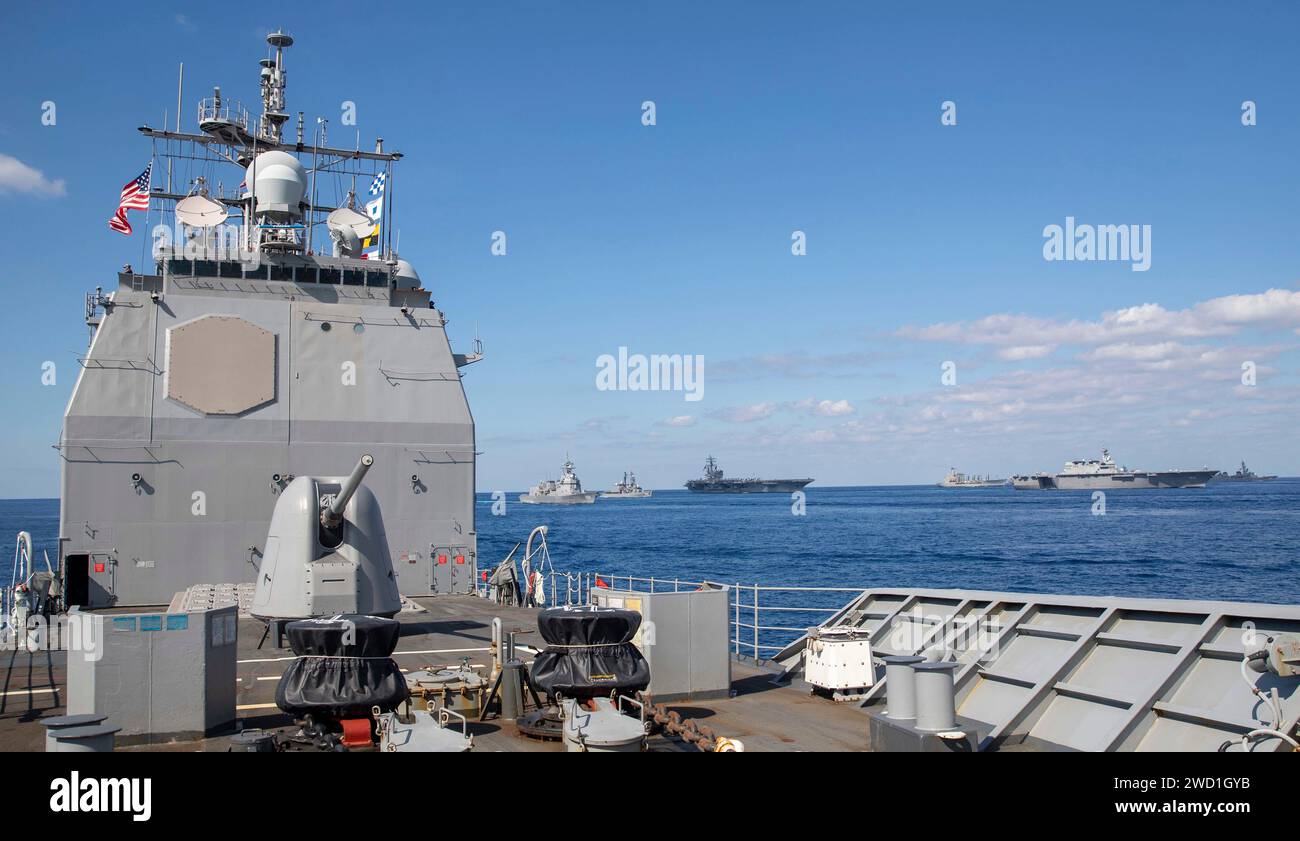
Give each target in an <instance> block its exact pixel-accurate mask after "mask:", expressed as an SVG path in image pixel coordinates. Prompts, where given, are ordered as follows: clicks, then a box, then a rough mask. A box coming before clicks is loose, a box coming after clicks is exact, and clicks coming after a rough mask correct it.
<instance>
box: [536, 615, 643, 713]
mask: <svg viewBox="0 0 1300 841" xmlns="http://www.w3.org/2000/svg"><path fill="white" fill-rule="evenodd" d="M640 626H641V614H639V613H637V612H636V611H634V610H622V609H617V608H596V607H584V608H564V607H553V608H550V609H548V610H543V611H542V612H541V613H539V614H538V615H537V630H538V631H539V632H540V633H541V635H542V639H544V640H546V642H547V643H548V644H549V647H548V648H547V649H546V650H545V651H543V652H542V653H540V654H538V655H537V657H536V658H534V659H533V665H532V670H531V672H530V677H531V679H532V682H533V685H534V686H536V687H537V688H538V689H540V690H541V691H543V692H545V693H546V694H547V695H549V696H551V697H552V698H554V697H556V696H561V695H562V696H564V697H565V698H593V697H596V696H607V695H609V694H610V692H612V691H615V690H617V691H618V692H619V693H620V694H632V693H634V692H637V691H639V690H642V689H645V688H646V686H647V685H648V684H649V683H650V664H648V663H647V662H646V661H645V658H644V657H642V656H641V652H640V651H638V650H637V647H636V646H635V645H633V644H632V643H631V642H630V640H631V639H632V637H633V636H634V635H635V634H636V631H637V628H639V627H640Z"/></svg>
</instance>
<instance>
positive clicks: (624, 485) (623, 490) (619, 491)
mask: <svg viewBox="0 0 1300 841" xmlns="http://www.w3.org/2000/svg"><path fill="white" fill-rule="evenodd" d="M651 493H652V491H647V490H646V489H645V488H643V487H641V486H640V485H638V484H637V483H636V474H635V473H631V472H629V473H624V474H623V481H621V482H619V483H618V484H617V485H615V486H614V487H613V488H612V489H611V490H608V491H605V492H604V493H602V494H601V495H600V498H601V499H649V498H650V494H651Z"/></svg>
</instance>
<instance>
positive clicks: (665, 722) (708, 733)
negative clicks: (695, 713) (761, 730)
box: [649, 704, 745, 753]
mask: <svg viewBox="0 0 1300 841" xmlns="http://www.w3.org/2000/svg"><path fill="white" fill-rule="evenodd" d="M649 712H650V717H651V719H652V720H653V721H654V723H655V724H657V725H659V727H661V728H662V729H663V732H664V733H666V734H667V735H669V736H673V737H675V738H678V739H681V740H682V741H683V742H686V743H687V744H690V745H694V746H695V747H697V748H699V749H700V750H702V751H704V752H706V753H739V752H741V751H743V750H744V749H745V746H744V745H743V744H742V743H741V742H740V741H739V740H737V739H729V738H727V737H726V736H719V735H718V734H717V733H715V732H713V728H712V727H709V725H707V724H699V723H697V722H696V721H695V719H693V718H686V719H683V718H682V715H681V713H679V712H677V711H676V710H669V709H666V708H665V707H664V705H663V704H654V705H652V706H650V707H649Z"/></svg>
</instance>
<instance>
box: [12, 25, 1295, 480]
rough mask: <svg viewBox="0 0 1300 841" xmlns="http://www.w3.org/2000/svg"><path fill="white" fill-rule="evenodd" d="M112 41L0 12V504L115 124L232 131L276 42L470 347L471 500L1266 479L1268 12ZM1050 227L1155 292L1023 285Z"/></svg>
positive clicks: (116, 174)
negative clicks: (397, 156)
mask: <svg viewBox="0 0 1300 841" xmlns="http://www.w3.org/2000/svg"><path fill="white" fill-rule="evenodd" d="M137 8H139V7H138V6H133V7H131V9H130V10H129V12H128V10H126V9H125V7H120V6H99V5H90V4H87V5H86V6H84V7H82V6H61V5H60V4H54V5H52V6H51V5H46V6H41V7H35V6H30V5H29V6H23V7H18V8H15V9H12V10H10V11H9V12H7V26H6V32H7V35H8V37H7V38H6V39H5V55H4V57H3V59H0V62H3V66H4V68H5V69H6V71H7V72H6V78H8V79H9V80H10V84H9V85H7V86H5V87H4V89H3V90H0V115H2V116H0V155H4V156H6V157H5V158H0V224H2V225H3V228H4V230H6V231H8V232H10V233H9V240H10V241H9V246H10V247H9V248H8V249H7V250H8V254H9V261H8V265H7V271H6V272H5V277H4V281H3V282H4V284H5V292H6V294H5V301H6V306H5V308H4V313H5V314H4V315H3V316H0V318H3V321H4V324H3V326H4V329H3V331H0V343H3V345H2V347H3V354H4V358H5V360H6V361H7V363H8V364H6V365H4V366H3V368H2V369H0V386H3V388H4V392H5V394H6V395H7V396H8V401H7V406H8V408H7V409H6V411H5V414H4V416H3V420H2V421H0V458H2V459H3V464H4V467H3V468H0V496H6V497H15V496H17V497H26V496H51V495H54V494H55V493H57V461H56V458H57V456H56V453H55V451H54V450H52V449H51V448H50V446H49V445H50V444H51V443H53V442H54V441H55V440H56V439H57V435H58V427H59V422H60V416H61V413H62V410H63V408H64V405H65V403H66V400H67V396H68V393H69V391H70V389H71V386H72V383H73V381H74V378H75V372H76V356H77V354H79V353H80V352H82V351H83V350H84V348H85V344H86V330H85V327H84V325H83V324H82V322H81V314H82V296H83V295H84V293H85V292H87V291H90V290H91V289H93V288H94V287H95V286H96V285H97V284H102V285H106V286H109V285H111V283H112V281H113V279H114V272H115V271H116V269H117V268H118V267H119V266H120V265H121V264H123V263H125V262H133V263H138V262H139V261H140V256H141V249H142V240H143V237H142V235H141V234H140V233H139V230H140V228H141V226H137V234H136V236H135V237H133V238H132V239H131V240H127V239H125V238H123V237H121V236H120V235H117V234H115V233H112V232H111V231H109V229H108V228H107V226H106V224H105V222H106V220H107V218H108V216H109V215H110V214H111V212H112V210H113V209H114V205H115V201H116V195H117V192H118V190H119V189H120V188H121V185H122V183H124V182H125V181H126V180H127V179H128V178H130V177H132V176H133V175H135V174H137V173H138V172H139V170H140V169H141V168H142V167H143V165H144V163H145V161H146V160H147V158H148V154H149V145H148V144H147V143H146V142H144V141H143V140H142V139H141V138H140V137H139V135H138V134H137V133H136V132H135V131H134V127H135V126H137V125H139V124H141V123H146V122H147V123H150V124H153V125H160V124H161V123H162V118H163V112H164V109H165V110H167V111H168V112H174V110H175V99H176V89H175V88H176V69H177V64H178V63H179V62H180V61H184V62H185V81H186V89H185V105H184V111H183V115H184V119H185V121H186V123H187V124H188V123H189V122H191V121H192V116H191V115H192V112H193V108H194V103H195V101H196V100H197V99H199V98H200V97H202V96H206V95H209V94H210V91H211V87H212V86H213V85H215V84H219V85H221V86H222V90H223V92H224V93H225V95H226V96H228V97H234V98H238V99H242V100H244V101H246V102H250V103H251V102H253V101H255V100H256V75H255V74H256V61H257V59H259V58H261V57H262V56H263V55H264V52H265V44H264V40H263V38H264V35H265V32H266V31H268V29H274V28H276V27H283V28H284V29H285V30H286V31H289V32H291V33H292V34H293V35H294V37H295V38H296V39H297V43H296V44H295V46H294V47H292V48H291V49H290V50H289V51H288V54H287V65H288V72H289V76H288V80H289V88H288V101H289V107H290V109H291V110H293V111H297V110H304V111H306V112H307V114H308V119H309V120H310V119H312V118H313V117H314V116H316V115H321V116H325V117H327V118H329V119H330V120H331V126H332V128H331V134H330V139H331V141H333V142H336V143H342V144H346V143H349V142H352V140H353V139H354V137H355V135H351V134H349V133H348V131H349V130H345V129H343V128H341V127H339V126H338V120H339V112H340V108H341V103H342V102H343V101H344V100H352V101H354V102H356V103H357V108H358V128H359V129H360V131H361V137H362V143H363V145H367V146H368V145H369V144H371V143H372V142H373V138H374V137H375V136H376V135H379V136H383V137H384V138H385V142H386V146H387V147H388V148H390V149H399V150H401V151H403V152H404V153H405V154H406V159H405V160H404V161H403V162H402V164H401V165H400V166H399V168H398V171H397V174H396V177H395V183H396V195H397V196H398V203H399V207H398V215H397V219H398V225H399V227H400V230H401V250H402V256H403V257H405V258H407V259H409V260H411V261H412V262H413V263H414V264H415V265H416V266H417V267H418V269H419V270H420V272H421V275H422V277H423V278H424V282H425V285H426V286H427V287H429V288H431V289H432V290H433V293H434V296H435V298H436V300H437V302H438V305H439V307H440V308H442V309H443V310H444V311H445V312H446V313H447V316H448V318H449V319H450V322H451V323H450V325H449V331H450V334H451V337H452V340H453V343H454V344H455V345H456V346H457V347H458V349H467V348H468V346H469V344H470V343H471V341H472V339H473V336H474V333H475V327H476V325H477V329H478V332H479V335H480V336H481V337H482V339H483V341H484V344H485V346H486V351H487V358H486V359H485V360H483V361H482V362H479V363H477V364H475V365H473V366H472V367H470V368H467V369H465V370H466V377H465V384H466V388H467V390H468V393H469V397H470V401H471V406H472V408H473V411H474V414H475V418H476V420H477V422H478V434H479V443H480V449H481V450H482V451H483V455H482V456H481V457H480V463H479V479H480V490H485V491H486V490H495V489H519V488H522V487H523V486H525V485H527V484H530V483H532V482H534V481H536V480H537V479H540V478H542V477H543V476H545V475H551V476H554V475H555V474H557V473H558V469H559V465H560V462H561V461H562V460H563V458H564V455H565V453H566V452H567V453H569V454H570V455H572V457H573V458H574V460H575V461H576V462H577V463H578V468H579V475H580V476H582V477H583V479H584V481H585V483H586V484H588V485H589V486H592V487H596V486H604V485H607V484H609V483H612V482H613V481H614V480H615V479H616V478H617V477H618V476H619V475H621V473H622V471H623V470H624V469H629V468H631V469H634V470H636V471H637V472H638V474H639V476H640V478H641V479H642V483H643V484H645V485H647V486H650V487H679V486H680V484H681V483H682V482H683V481H684V480H685V479H687V478H691V477H693V476H694V475H696V474H697V473H698V472H699V467H700V464H701V463H702V461H703V458H704V456H705V455H706V454H709V453H712V454H713V455H715V456H717V457H718V458H719V460H720V461H721V462H722V464H723V467H724V468H725V469H727V470H728V472H729V473H733V474H764V475H780V476H814V477H816V478H817V480H818V484H877V483H894V482H899V483H902V482H928V481H936V480H938V479H939V478H941V477H942V475H943V473H944V472H945V471H946V469H947V468H948V467H949V466H950V465H956V466H957V467H958V468H959V469H963V470H966V471H968V472H980V473H996V474H999V475H1005V474H1007V473H1011V472H1016V471H1031V470H1040V469H1054V468H1055V467H1057V466H1058V465H1059V464H1060V463H1061V462H1062V461H1063V460H1065V459H1066V458H1069V457H1075V456H1090V455H1092V454H1094V453H1095V452H1096V451H1098V450H1099V449H1100V448H1101V447H1102V446H1108V447H1109V448H1110V449H1111V451H1112V452H1113V453H1114V454H1115V455H1116V457H1117V458H1118V459H1119V460H1120V461H1121V462H1125V463H1128V464H1130V465H1133V466H1140V467H1150V468H1156V467H1170V466H1200V465H1203V464H1209V465H1211V466H1217V467H1231V466H1235V464H1236V462H1237V461H1238V460H1239V459H1241V458H1245V459H1247V460H1248V461H1250V462H1251V463H1252V464H1253V465H1254V466H1255V467H1256V468H1257V469H1260V470H1267V471H1269V472H1281V473H1287V474H1293V475H1294V474H1300V447H1297V445H1296V443H1295V435H1294V432H1295V427H1296V418H1297V414H1300V413H1298V411H1297V410H1298V409H1300V397H1298V395H1300V380H1298V378H1297V368H1298V365H1300V355H1298V354H1297V350H1296V348H1297V345H1300V334H1298V333H1297V330H1298V329H1300V286H1298V285H1297V277H1298V276H1300V274H1298V273H1297V271H1296V266H1297V258H1298V257H1300V253H1298V252H1300V241H1298V240H1297V238H1296V236H1295V235H1294V230H1295V220H1296V217H1297V207H1296V204H1297V200H1296V193H1297V191H1296V185H1297V183H1298V181H1297V172H1296V170H1297V165H1296V158H1297V152H1296V149H1297V148H1298V147H1297V143H1296V137H1297V129H1300V103H1298V102H1297V96H1296V92H1295V91H1296V86H1295V67H1294V62H1293V61H1292V57H1293V55H1294V51H1293V49H1292V48H1293V43H1292V38H1293V34H1294V32H1295V30H1296V25H1297V23H1298V22H1300V21H1298V20H1297V18H1300V13H1298V12H1297V11H1296V9H1295V7H1294V6H1292V5H1289V4H1284V3H1268V2H1252V3H1248V4H1227V3H1190V2H1189V3H1180V4H1178V7H1177V8H1178V13H1177V14H1170V13H1169V11H1168V8H1165V9H1160V8H1156V7H1154V6H1152V7H1151V8H1150V9H1146V8H1142V7H1134V5H1133V4H1125V3H1114V4H1108V3H1097V4H1091V5H1089V6H1088V7H1086V9H1082V10H1078V9H1076V10H1066V9H1064V8H1062V9H1060V10H1059V11H1058V10H1054V9H1052V8H1051V7H1043V6H1039V5H1031V4H1013V3H1004V4H999V3H988V4H978V5H973V4H969V3H927V4H924V5H923V6H918V5H915V4H859V3H743V4H742V3H710V4H697V3H695V4H687V3H656V4H635V5H633V4H609V3H546V4H542V3H501V4H493V5H492V6H490V7H485V6H481V5H478V4H444V3H438V4H428V3H411V4H393V5H390V6H388V7H386V8H385V9H384V10H383V11H382V12H378V13H377V12H375V11H372V10H367V11H366V13H365V14H358V7H357V6H356V5H355V4H328V3H321V4H313V5H312V6H311V13H310V17H304V16H303V13H302V11H301V10H302V9H303V8H304V7H302V6H301V5H297V6H295V5H285V6H283V7H282V8H275V7H271V9H272V10H271V11H263V10H262V9H263V8H264V7H262V6H259V9H258V10H257V11H255V12H253V13H252V14H251V15H250V14H247V13H245V12H242V11H240V12H234V13H225V14H223V13H222V11H221V10H219V9H217V8H215V7H214V8H212V9H206V8H204V9H199V8H186V9H185V10H184V11H183V12H180V13H178V12H177V8H178V7H175V6H174V5H170V4H168V5H161V4H160V5H158V6H157V7H156V10H155V11H152V12H145V13H139V12H137ZM123 43H136V44H139V45H141V49H139V50H138V51H137V52H138V53H139V54H140V55H139V57H138V58H123V54H124V51H123V50H122V48H121V47H120V45H121V44H123ZM646 100H652V101H654V102H655V104H656V116H657V124H656V125H654V126H645V125H642V122H641V116H642V108H641V103H642V102H643V101H646ZM1245 100H1251V101H1253V102H1254V103H1256V108H1257V124H1256V125H1253V126H1243V125H1242V120H1241V116H1242V102H1243V101H1245ZM45 101H53V102H55V103H56V106H57V109H58V110H57V117H58V121H57V124H56V125H54V126H43V125H42V124H41V119H40V118H41V104H42V103H43V102H45ZM944 101H952V102H954V103H955V104H956V114H957V124H956V125H954V126H944V125H941V123H940V116H941V103H943V102H944ZM173 118H174V114H173ZM189 128H191V130H192V128H193V127H192V126H189ZM14 162H17V165H16V166H15V164H14ZM31 170H35V171H38V172H39V173H40V174H39V176H33V175H32V174H31ZM1067 216H1073V217H1075V218H1076V219H1077V220H1078V221H1079V222H1080V223H1091V224H1098V225H1100V224H1137V225H1150V226H1151V231H1152V245H1151V250H1152V260H1151V267H1150V269H1149V270H1148V271H1145V272H1134V271H1131V270H1130V266H1129V264H1128V263H1124V262H1069V263H1063V262H1047V261H1045V260H1044V259H1043V253H1042V245H1043V229H1044V227H1045V226H1047V225H1051V224H1064V221H1065V218H1066V217H1067ZM496 230H501V231H504V232H506V234H507V237H508V253H507V255H506V256H493V255H492V253H491V251H490V245H491V235H492V232H493V231H496ZM796 230H800V231H803V232H805V234H806V236H807V254H806V255H803V256H794V255H792V254H791V249H790V246H791V235H792V232H793V231H796ZM1268 290H1274V292H1272V293H1268ZM1266 293H1268V294H1266ZM1144 305H1153V306H1144ZM620 346H626V347H628V348H629V349H630V351H631V352H633V353H636V352H640V353H681V354H699V355H702V356H703V357H704V358H705V383H706V388H705V399H704V400H702V401H700V402H698V403H696V402H687V401H685V400H683V395H682V394H681V393H678V392H664V393H654V392H608V391H598V390H597V389H596V388H595V375H596V358H597V357H598V356H600V355H601V354H606V353H616V352H617V349H618V348H619V347H620ZM45 360H53V361H55V362H57V363H58V375H59V378H58V383H57V385H55V386H43V385H42V384H41V364H42V362H43V361H45ZM944 361H953V362H955V363H956V366H957V369H956V370H957V383H956V385H954V386H945V385H943V384H942V383H941V381H940V366H941V365H942V363H943V362H944ZM1244 361H1252V362H1255V363H1256V366H1257V371H1258V376H1257V382H1256V385H1254V386H1253V387H1249V386H1245V385H1243V384H1242V383H1241V382H1240V366H1241V364H1242V362H1244Z"/></svg>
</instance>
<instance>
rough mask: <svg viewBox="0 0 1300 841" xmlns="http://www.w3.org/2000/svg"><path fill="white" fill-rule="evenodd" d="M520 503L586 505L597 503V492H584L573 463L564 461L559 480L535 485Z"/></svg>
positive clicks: (547, 480) (520, 496) (521, 495)
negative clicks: (562, 471)
mask: <svg viewBox="0 0 1300 841" xmlns="http://www.w3.org/2000/svg"><path fill="white" fill-rule="evenodd" d="M519 501H520V502H527V503H529V504H532V505H539V504H547V505H586V504H590V503H592V502H595V501H596V492H595V491H584V490H583V489H582V482H580V481H579V480H578V476H577V474H576V473H574V472H573V461H572V460H570V459H567V458H566V459H565V460H564V473H563V474H561V475H560V478H559V479H558V480H557V479H545V480H543V481H541V482H538V483H537V484H536V485H533V486H532V488H531V489H529V491H528V493H526V494H520V495H519Z"/></svg>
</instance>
